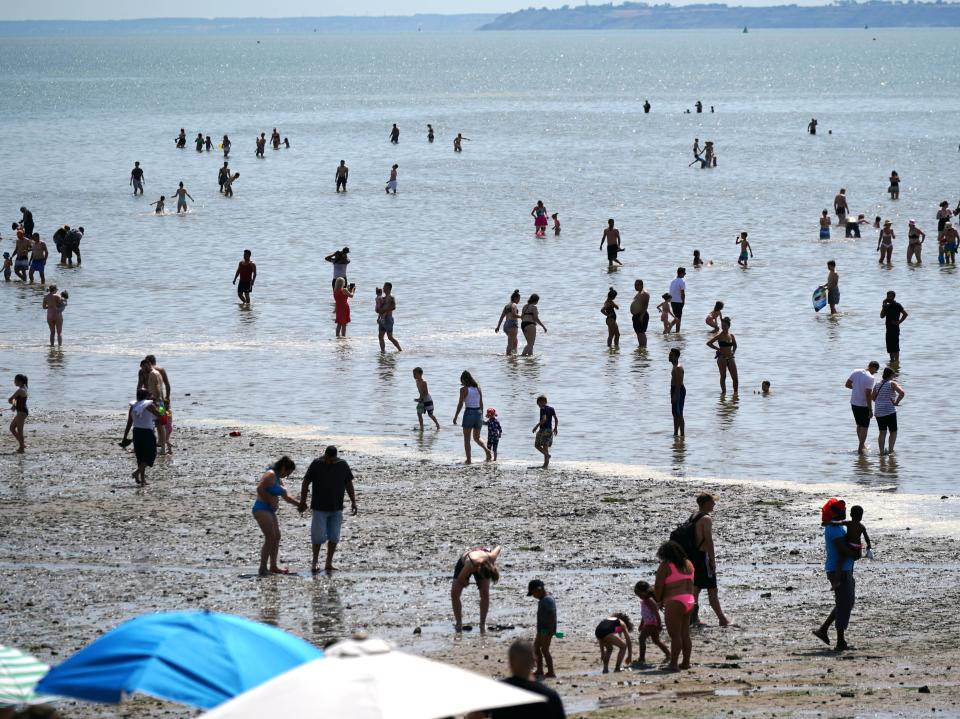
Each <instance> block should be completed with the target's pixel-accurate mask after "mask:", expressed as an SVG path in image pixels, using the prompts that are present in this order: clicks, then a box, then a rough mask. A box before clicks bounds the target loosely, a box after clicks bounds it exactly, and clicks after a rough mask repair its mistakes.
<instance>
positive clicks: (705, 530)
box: [690, 493, 730, 627]
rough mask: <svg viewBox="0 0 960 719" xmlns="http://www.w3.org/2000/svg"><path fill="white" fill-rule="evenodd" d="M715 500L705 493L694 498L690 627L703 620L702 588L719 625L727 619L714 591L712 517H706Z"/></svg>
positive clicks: (714, 570) (715, 580)
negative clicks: (695, 511) (693, 550)
mask: <svg viewBox="0 0 960 719" xmlns="http://www.w3.org/2000/svg"><path fill="white" fill-rule="evenodd" d="M716 503H717V500H716V498H715V497H714V496H713V495H710V494H707V493H703V494H701V495H699V496H698V497H697V514H699V515H700V519H699V520H698V521H697V522H696V524H694V529H693V536H694V546H695V547H696V548H697V551H696V552H694V556H693V557H691V558H690V561H691V562H693V568H694V575H693V587H694V589H693V596H694V599H695V600H696V603H695V604H694V605H693V614H691V615H690V626H693V627H697V626H703V622H701V621H700V592H701V590H704V589H706V590H707V596H708V597H709V599H710V607H711V609H713V611H714V613H715V614H716V615H717V619H718V620H719V622H720V626H721V627H728V626H730V620H729V619H727V617H726V615H725V614H724V613H723V609H722V608H721V607H720V596H719V593H718V590H717V557H716V548H715V547H714V545H713V517H711V516H710V514H711V512H713V509H714V507H715V506H716ZM694 516H696V515H694Z"/></svg>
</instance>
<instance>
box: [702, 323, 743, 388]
mask: <svg viewBox="0 0 960 719" xmlns="http://www.w3.org/2000/svg"><path fill="white" fill-rule="evenodd" d="M707 347H709V348H710V349H712V350H714V352H716V355H715V356H716V359H717V369H719V370H720V391H721V392H723V394H726V393H727V372H729V373H730V379H731V380H733V393H734V394H736V393H737V390H738V389H739V387H740V379H739V377H738V376H737V360H736V359H735V358H734V354H735V353H736V351H737V338H736V337H734V336H733V333H732V332H731V331H730V318H729V317H724V318H723V319H722V320H720V331H719V332H717V334H715V335H714V336H713V337H711V338H710V339H709V340H707Z"/></svg>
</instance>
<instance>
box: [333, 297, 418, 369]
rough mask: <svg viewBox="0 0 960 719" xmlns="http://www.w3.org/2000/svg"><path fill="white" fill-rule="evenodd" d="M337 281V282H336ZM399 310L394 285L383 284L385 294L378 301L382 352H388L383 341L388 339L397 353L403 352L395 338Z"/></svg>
mask: <svg viewBox="0 0 960 719" xmlns="http://www.w3.org/2000/svg"><path fill="white" fill-rule="evenodd" d="M334 281H336V280H334ZM396 309H397V298H396V296H395V295H394V294H393V285H392V284H391V283H389V282H384V283H383V294H382V295H381V296H380V297H379V298H378V299H377V339H378V340H379V341H380V352H381V353H383V352H386V351H387V346H386V344H385V343H384V341H383V338H384V337H386V338H387V339H388V340H390V342H392V343H393V346H394V347H396V348H397V352H403V348H402V347H400V343H399V342H397V340H396V339H395V338H394V336H393V325H394V319H393V313H394V312H395V311H396Z"/></svg>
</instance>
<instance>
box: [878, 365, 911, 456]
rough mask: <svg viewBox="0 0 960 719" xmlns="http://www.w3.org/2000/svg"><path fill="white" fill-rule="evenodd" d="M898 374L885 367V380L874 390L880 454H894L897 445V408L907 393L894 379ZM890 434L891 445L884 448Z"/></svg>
mask: <svg viewBox="0 0 960 719" xmlns="http://www.w3.org/2000/svg"><path fill="white" fill-rule="evenodd" d="M895 377H896V373H895V372H894V371H893V368H892V367H884V369H883V379H882V380H880V382H878V383H877V385H876V386H875V387H874V388H873V405H874V414H875V415H876V418H877V429H878V430H880V435H879V437H878V438H877V441H878V443H879V444H880V454H881V455H884V454H893V447H894V445H896V443H897V407H899V406H900V402H902V401H903V398H904V396H905V395H906V392H904V391H903V387H901V386H900V385H899V383H898V382H897V381H896V380H895V379H894V378H895ZM888 432H889V433H890V440H889V444H887V445H886V447H884V443H885V442H886V440H887V433H888Z"/></svg>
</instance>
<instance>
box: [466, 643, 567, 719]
mask: <svg viewBox="0 0 960 719" xmlns="http://www.w3.org/2000/svg"><path fill="white" fill-rule="evenodd" d="M536 653H537V651H536V647H535V646H533V645H531V644H530V642H528V641H526V640H525V639H517V640H515V641H514V642H513V644H511V645H510V649H509V650H508V652H507V663H508V664H509V666H510V677H509V678H507V679H502V680H501V681H502V682H503V683H504V684H509V685H510V686H512V687H516V688H517V689H523V690H524V691H528V692H533V693H534V694H540V695H541V696H544V697H546V699H547V700H546V702H542V703H540V704H522V705H520V706H511V707H500V708H499V709H491V710H490V712H489V714H487V713H484V712H479V713H477V712H475V713H473V714H468V715H467V719H482V718H483V717H486V716H489V717H490V719H566V716H567V715H566V713H565V712H564V710H563V701H562V700H561V699H560V695H559V694H557V693H556V692H555V691H554V690H553V689H551V688H550V687H548V686H544V685H543V684H542V683H541V682H540V681H531V679H530V675H531V673H532V672H533V665H534V660H535V655H536Z"/></svg>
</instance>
